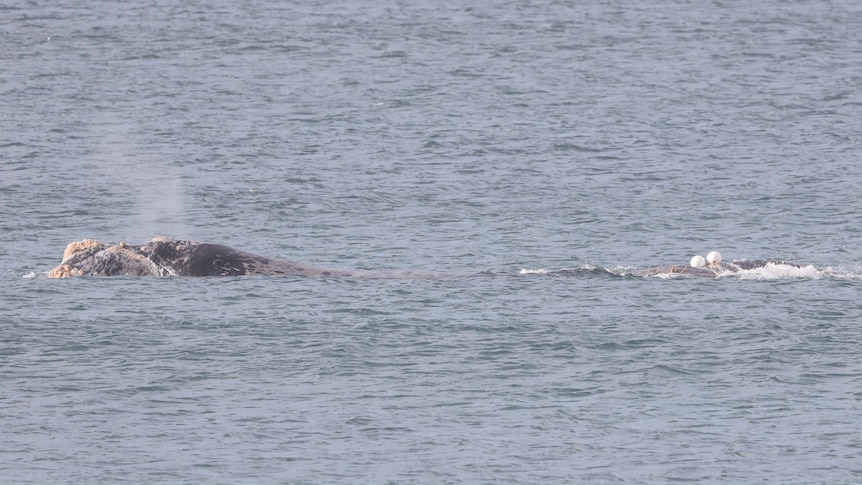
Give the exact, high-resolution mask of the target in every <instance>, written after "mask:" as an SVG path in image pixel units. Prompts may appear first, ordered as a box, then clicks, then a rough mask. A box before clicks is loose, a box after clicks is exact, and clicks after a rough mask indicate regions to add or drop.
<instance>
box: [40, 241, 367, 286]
mask: <svg viewBox="0 0 862 485" xmlns="http://www.w3.org/2000/svg"><path fill="white" fill-rule="evenodd" d="M363 273H364V272H361V271H344V270H335V269H325V268H318V267H315V266H312V265H307V264H303V263H297V262H294V261H288V260H286V259H280V258H271V257H267V256H258V255H256V254H251V253H247V252H245V251H240V250H237V249H234V248H231V247H228V246H223V245H221V244H211V243H201V242H196V241H183V240H176V239H170V238H167V237H164V236H159V237H155V238H153V240H151V241H150V242H149V243H148V244H144V245H130V244H126V243H124V242H121V243H119V244H117V245H114V246H107V245H105V244H103V243H101V242H99V241H97V240H95V239H84V240H83V241H77V242H73V243H71V244H69V245H68V246H67V247H66V251H65V253H64V254H63V260H62V262H61V263H60V265H59V266H57V267H56V268H54V269H52V270H51V271H49V272H48V276H49V277H52V278H71V277H75V276H239V275H321V276H362V275H363Z"/></svg>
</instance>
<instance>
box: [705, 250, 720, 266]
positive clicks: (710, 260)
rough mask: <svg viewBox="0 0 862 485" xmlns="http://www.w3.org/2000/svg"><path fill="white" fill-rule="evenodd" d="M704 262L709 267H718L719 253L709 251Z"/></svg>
mask: <svg viewBox="0 0 862 485" xmlns="http://www.w3.org/2000/svg"><path fill="white" fill-rule="evenodd" d="M706 262H707V264H709V265H710V266H718V265H719V264H721V253H719V252H718V251H711V252H710V253H709V254H707V255H706Z"/></svg>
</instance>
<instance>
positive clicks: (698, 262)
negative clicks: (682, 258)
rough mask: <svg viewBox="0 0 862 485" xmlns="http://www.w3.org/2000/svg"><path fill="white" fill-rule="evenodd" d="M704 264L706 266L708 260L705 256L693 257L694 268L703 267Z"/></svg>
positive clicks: (692, 264) (692, 265)
mask: <svg viewBox="0 0 862 485" xmlns="http://www.w3.org/2000/svg"><path fill="white" fill-rule="evenodd" d="M704 266H706V260H704V259H703V256H701V255H697V256H695V257H693V258H691V267H692V268H703V267H704Z"/></svg>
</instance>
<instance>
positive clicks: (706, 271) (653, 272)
mask: <svg viewBox="0 0 862 485" xmlns="http://www.w3.org/2000/svg"><path fill="white" fill-rule="evenodd" d="M770 264H771V265H785V266H792V267H794V268H801V267H802V266H800V265H798V264H792V263H788V262H786V261H777V260H774V259H755V260H752V261H748V260H742V261H733V262H732V263H720V264H714V265H711V266H705V267H692V266H690V265H684V264H678V265H673V266H657V267H655V268H649V269H643V270H638V271H635V273H634V274H635V275H636V276H657V275H679V276H681V277H691V278H717V277H719V276H721V275H728V274H732V273H738V272H740V271H747V270H752V269H758V268H765V267H766V266H768V265H770Z"/></svg>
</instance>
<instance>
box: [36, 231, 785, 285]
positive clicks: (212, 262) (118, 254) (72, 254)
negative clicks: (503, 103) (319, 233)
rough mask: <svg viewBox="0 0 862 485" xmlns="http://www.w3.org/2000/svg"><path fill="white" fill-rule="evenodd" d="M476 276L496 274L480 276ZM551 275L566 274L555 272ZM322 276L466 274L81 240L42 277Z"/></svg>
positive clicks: (695, 271)
mask: <svg viewBox="0 0 862 485" xmlns="http://www.w3.org/2000/svg"><path fill="white" fill-rule="evenodd" d="M770 264H775V265H777V264H784V265H788V266H792V267H796V268H801V266H799V265H796V264H792V263H787V262H785V261H777V260H771V259H759V260H753V261H747V260H742V261H733V262H730V263H724V262H722V261H721V255H720V254H719V253H718V252H716V251H713V252H711V253H709V254H708V255H707V257H706V259H704V258H703V257H701V256H695V257H693V258H692V259H691V262H690V263H689V264H688V265H686V264H677V265H665V266H656V267H653V268H648V269H643V270H636V271H634V272H633V273H630V274H633V275H634V276H639V277H651V276H667V275H670V276H673V277H690V278H718V277H721V276H725V275H727V274H732V273H738V272H740V271H745V270H751V269H757V268H763V267H766V266H767V265H770ZM575 273H577V272H575ZM479 274H482V275H494V274H498V275H499V274H500V273H490V272H483V273H479ZM556 274H568V272H558V273H556ZM243 275H264V276H322V277H335V278H433V279H436V278H448V277H458V276H470V275H469V274H444V273H436V272H430V271H368V270H353V269H335V268H323V267H318V266H314V265H311V264H307V263H300V262H297V261H291V260H288V259H282V258H275V257H270V256H261V255H257V254H253V253H249V252H246V251H242V250H239V249H235V248H232V247H229V246H225V245H222V244H215V243H206V242H198V241H188V240H180V239H171V238H169V237H166V236H157V237H154V238H153V239H152V240H151V241H150V242H148V243H146V244H139V245H135V244H127V243H125V242H120V243H118V244H115V245H107V244H104V243H102V242H101V241H98V240H96V239H84V240H81V241H76V242H72V243H70V244H69V245H67V246H66V250H65V251H64V253H63V259H62V261H61V262H60V265H59V266H57V267H56V268H54V269H52V270H50V271H48V277H50V278H73V277H76V276H196V277H205V276H243Z"/></svg>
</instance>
